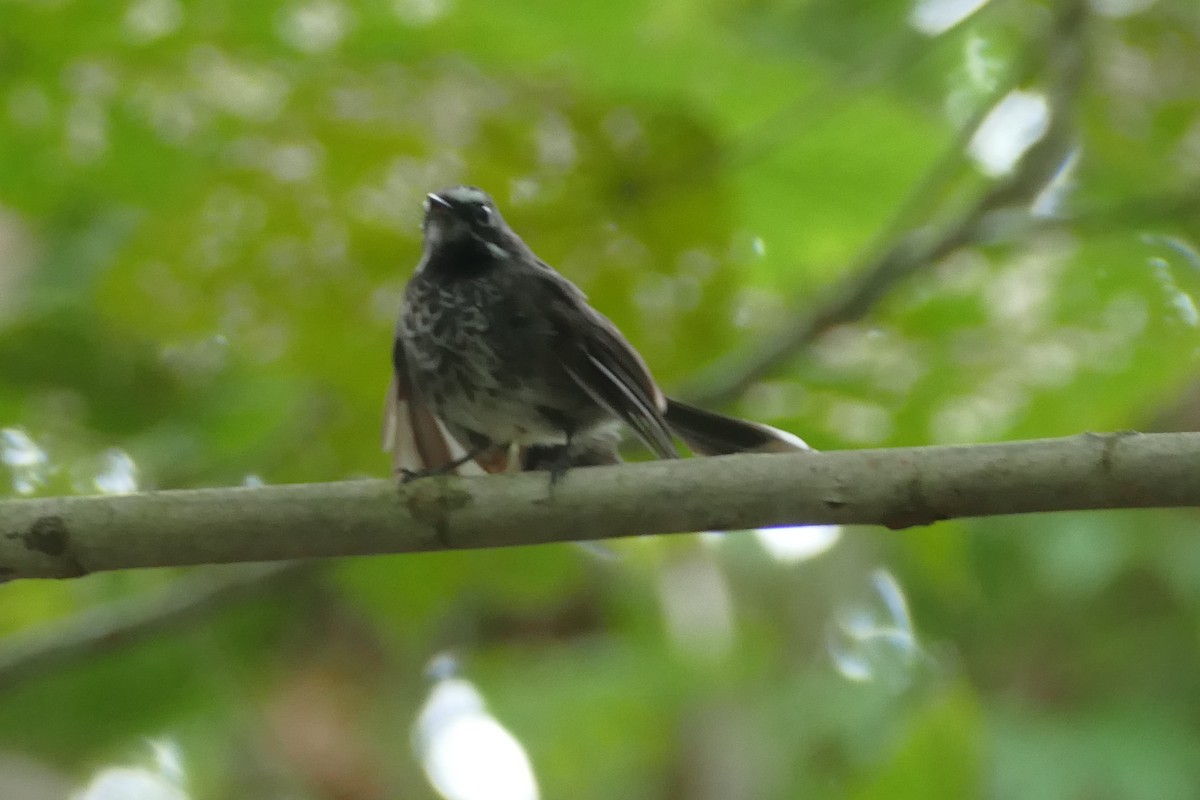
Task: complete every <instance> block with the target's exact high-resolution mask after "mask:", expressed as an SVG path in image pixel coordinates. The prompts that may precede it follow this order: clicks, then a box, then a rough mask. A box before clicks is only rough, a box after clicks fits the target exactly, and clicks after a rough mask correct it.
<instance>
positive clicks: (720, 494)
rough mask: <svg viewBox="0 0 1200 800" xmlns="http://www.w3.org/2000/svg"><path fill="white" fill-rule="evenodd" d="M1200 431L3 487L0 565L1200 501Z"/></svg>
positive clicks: (908, 521)
mask: <svg viewBox="0 0 1200 800" xmlns="http://www.w3.org/2000/svg"><path fill="white" fill-rule="evenodd" d="M1197 474H1200V433H1171V434H1135V433H1115V434H1103V435H1101V434H1083V435H1080V436H1075V437H1070V438H1063V439H1041V440H1033V441H1024V442H1010V443H1005V444H989V445H970V446H943V447H917V448H894V449H888V450H855V451H836V452H825V453H801V454H796V455H740V456H728V457H724V458H700V459H688V460H683V461H656V462H649V463H642V464H629V465H623V466H620V467H603V468H595V469H586V470H583V469H581V470H576V471H574V472H572V473H570V474H569V475H568V476H567V478H566V479H565V480H564V481H563V482H562V483H561V484H559V485H558V486H556V487H555V488H554V490H553V491H551V490H550V487H549V484H548V482H547V480H546V476H545V475H543V474H539V473H525V474H520V475H502V476H491V477H487V478H476V479H461V478H428V479H424V480H420V481H416V482H414V483H411V484H407V485H403V486H401V487H399V488H397V486H396V485H395V484H394V483H392V482H391V481H386V480H361V481H346V482H341V483H325V484H296V485H290V486H267V487H257V488H230V489H202V490H189V491H171V492H155V493H145V494H135V495H125V496H116V497H109V496H101V497H70V498H44V499H35V500H10V501H5V502H3V503H0V531H3V536H2V537H0V575H2V576H4V577H6V578H10V579H11V578H34V577H75V576H80V575H85V574H87V573H89V572H97V571H102V570H113V569H127V568H133V567H161V566H187V565H193V564H210V563H232V562H253V561H274V560H291V559H303V558H322V557H331V556H350V555H371V554H378V553H404V552H421V551H432V550H451V549H459V548H480V547H504V546H513V545H525V544H545V543H549V542H562V541H581V540H593V539H605V538H610V537H618V536H634V535H646V534H661V533H679V532H687V531H702V530H738V529H744V528H756V527H768V526H781V525H802V524H816V523H855V524H877V525H886V526H888V527H892V528H901V527H906V526H909V525H919V524H925V523H930V522H934V521H936V520H941V519H949V518H954V517H969V516H985V515H996V514H1018V513H1029V512H1041V511H1065V510H1079V509H1101V508H1148V507H1168V506H1192V505H1200V483H1197V482H1196V480H1195V476H1196V475H1197Z"/></svg>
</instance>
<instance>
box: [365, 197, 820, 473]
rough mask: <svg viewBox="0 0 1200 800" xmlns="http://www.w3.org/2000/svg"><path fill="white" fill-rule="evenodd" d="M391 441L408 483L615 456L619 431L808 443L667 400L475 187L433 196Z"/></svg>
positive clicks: (759, 443) (669, 445)
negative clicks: (431, 478) (625, 429)
mask: <svg viewBox="0 0 1200 800" xmlns="http://www.w3.org/2000/svg"><path fill="white" fill-rule="evenodd" d="M392 367H393V369H392V381H391V386H390V388H389V390H388V396H387V402H386V409H385V420H384V435H383V444H384V449H385V450H390V451H391V452H392V464H393V469H394V471H395V473H396V474H397V475H399V476H401V477H402V478H404V479H405V480H411V479H413V478H418V477H423V476H427V475H433V474H446V473H456V474H459V475H480V474H489V473H501V472H518V471H527V470H544V471H548V472H549V473H550V475H551V482H552V483H554V482H557V481H558V480H560V479H561V478H562V477H563V476H565V475H566V473H567V471H568V470H569V469H572V468H575V467H584V466H596V465H604V464H617V463H620V462H621V457H620V455H619V452H618V446H619V444H620V428H621V426H622V425H624V426H626V427H628V428H629V429H630V430H632V431H633V433H634V434H635V435H636V437H637V438H638V439H639V440H640V441H641V442H642V444H644V445H645V446H646V447H647V448H648V449H649V450H650V451H651V452H652V453H653V454H654V455H655V456H657V457H658V458H678V457H679V451H678V449H677V447H676V444H675V437H678V438H679V439H681V440H682V441H683V443H684V444H686V445H687V447H688V448H689V449H690V450H691V451H692V452H693V453H695V454H698V455H724V454H728V453H737V452H779V453H782V452H797V451H803V450H808V449H810V448H809V447H808V445H807V444H805V442H804V441H803V440H802V439H800V438H799V437H798V436H795V435H793V434H791V433H788V432H786V431H782V430H779V429H777V428H773V427H771V426H768V425H763V424H760V423H757V422H751V421H748V420H742V419H738V418H735V417H730V416H726V415H724V414H719V413H717V412H713V411H707V410H705V409H702V408H699V407H697V406H694V405H691V404H689V403H685V402H683V401H681V400H677V399H674V398H671V397H668V396H667V395H665V394H664V393H663V391H662V390H661V389H660V388H659V386H658V384H657V383H656V382H655V380H654V378H653V377H652V376H651V373H650V370H649V368H648V367H647V365H646V362H645V361H644V360H643V359H642V357H641V356H640V355H639V354H638V352H637V350H635V349H634V347H633V345H631V344H630V343H629V342H628V341H627V340H626V338H625V337H624V336H623V335H622V334H621V332H620V331H619V330H618V329H617V327H616V325H614V324H613V323H612V322H611V321H610V320H609V319H608V318H607V317H605V316H604V315H603V314H601V313H600V312H599V311H597V310H596V309H594V308H593V307H592V306H591V305H589V304H588V300H587V297H586V295H585V294H584V293H583V292H582V291H581V290H580V289H579V288H578V287H577V286H576V285H575V284H574V283H572V282H571V281H570V280H568V279H567V278H566V277H565V276H563V275H562V274H560V273H559V272H557V271H556V270H555V269H554V268H553V267H551V266H550V265H549V264H547V263H546V262H545V261H543V260H542V259H540V258H538V257H537V256H536V255H535V254H534V252H533V250H532V249H530V247H529V246H528V245H527V244H526V243H525V242H524V240H522V239H521V237H520V236H518V235H517V233H516V232H515V231H514V230H513V229H512V228H511V227H510V226H509V225H508V224H507V223H506V222H505V220H504V218H503V217H502V216H501V215H500V211H499V209H498V208H497V206H496V203H495V201H493V199H492V198H491V196H489V195H488V194H487V193H486V192H485V191H483V190H482V189H480V188H478V187H475V186H453V187H450V188H446V189H442V190H440V191H436V192H432V193H430V194H428V195H427V196H426V198H425V202H424V219H423V222H422V253H421V258H420V261H419V262H418V264H417V267H416V270H415V271H414V273H413V275H412V277H411V278H410V279H409V281H408V283H407V285H406V286H405V289H404V297H403V301H402V303H401V308H400V314H399V319H398V321H397V323H396V330H395V337H394V339H393V344H392Z"/></svg>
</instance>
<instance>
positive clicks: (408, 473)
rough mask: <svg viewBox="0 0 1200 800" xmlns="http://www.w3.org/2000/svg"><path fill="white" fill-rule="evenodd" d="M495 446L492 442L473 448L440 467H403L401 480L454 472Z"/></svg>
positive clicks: (400, 473) (404, 481)
mask: <svg viewBox="0 0 1200 800" xmlns="http://www.w3.org/2000/svg"><path fill="white" fill-rule="evenodd" d="M493 447H495V445H494V444H491V443H488V444H485V445H481V446H477V447H475V448H474V449H472V450H471V451H469V452H468V453H466V455H463V456H461V457H459V458H456V459H454V460H453V461H449V462H447V463H445V464H442V465H441V466H440V467H433V468H431V469H417V470H413V469H404V468H403V467H401V468H400V470H399V473H398V474H399V476H400V482H401V483H408V482H409V481H415V480H417V479H419V478H429V477H432V476H434V475H450V474H452V473H454V472H455V471H456V470H458V468H459V467H461V466H462V465H463V464H466V463H467V462H468V461H474V460H475V459H477V458H479V457H480V456H482V455H483V454H484V453H486V452H487V451H488V450H491V449H492V448H493Z"/></svg>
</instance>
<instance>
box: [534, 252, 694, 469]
mask: <svg viewBox="0 0 1200 800" xmlns="http://www.w3.org/2000/svg"><path fill="white" fill-rule="evenodd" d="M541 278H542V284H543V285H544V286H545V287H546V289H547V294H548V295H549V302H548V304H547V308H548V310H549V312H550V314H551V317H552V319H553V322H554V329H555V349H556V355H557V357H558V359H559V361H560V363H561V364H562V365H563V367H564V368H565V369H566V371H567V374H568V375H570V376H571V379H572V380H574V381H575V382H576V383H577V384H579V386H580V387H581V388H582V389H583V390H584V391H585V392H587V393H588V395H590V396H591V397H592V399H593V400H595V401H596V402H597V403H599V404H600V405H601V406H603V407H604V408H605V409H607V410H608V411H609V412H610V413H611V414H613V416H615V417H617V418H618V419H620V420H622V421H623V422H624V423H625V424H627V425H628V426H629V427H630V428H632V429H633V431H634V433H636V434H637V436H638V438H639V439H641V440H642V441H643V442H644V443H645V444H646V446H647V447H649V448H650V449H651V450H653V451H654V452H655V454H656V455H658V457H659V458H678V457H679V453H678V451H677V450H676V449H675V443H674V441H673V440H672V438H671V431H670V429H669V428H668V427H667V423H666V421H665V420H664V419H663V411H664V410H665V408H666V398H665V397H664V396H663V393H662V391H660V390H659V388H658V386H657V384H655V383H654V378H653V377H651V375H650V370H649V368H647V367H646V362H644V361H642V357H641V356H640V355H638V353H637V351H636V350H634V349H633V346H632V345H631V344H629V342H627V341H625V337H624V336H622V335H621V332H620V331H619V330H617V326H616V325H614V324H612V322H610V321H609V319H608V318H607V317H605V316H604V315H603V314H601V313H600V312H599V311H596V310H595V309H594V308H592V307H591V306H589V305H588V304H587V300H586V297H585V296H584V294H583V292H581V291H580V290H579V289H578V288H577V287H576V286H575V284H573V283H571V282H570V281H568V280H567V279H566V278H564V277H562V276H561V275H559V274H558V273H556V272H552V271H551V272H546V273H544V274H541Z"/></svg>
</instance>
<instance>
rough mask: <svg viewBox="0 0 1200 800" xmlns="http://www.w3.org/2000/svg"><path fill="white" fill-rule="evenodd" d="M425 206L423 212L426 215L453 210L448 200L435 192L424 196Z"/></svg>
mask: <svg viewBox="0 0 1200 800" xmlns="http://www.w3.org/2000/svg"><path fill="white" fill-rule="evenodd" d="M425 204H426V207H425V210H426V212H427V213H433V212H434V211H437V212H439V213H445V212H447V211H451V210H453V208H454V206H452V205H450V201H449V200H447V199H446V198H444V197H442V196H441V195H440V194H437V193H435V192H430V193H429V194H427V195H425Z"/></svg>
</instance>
